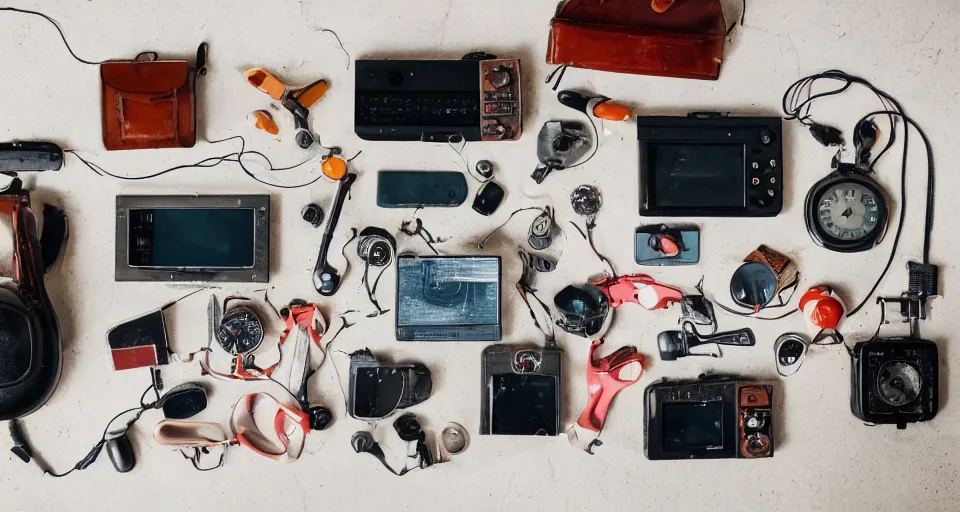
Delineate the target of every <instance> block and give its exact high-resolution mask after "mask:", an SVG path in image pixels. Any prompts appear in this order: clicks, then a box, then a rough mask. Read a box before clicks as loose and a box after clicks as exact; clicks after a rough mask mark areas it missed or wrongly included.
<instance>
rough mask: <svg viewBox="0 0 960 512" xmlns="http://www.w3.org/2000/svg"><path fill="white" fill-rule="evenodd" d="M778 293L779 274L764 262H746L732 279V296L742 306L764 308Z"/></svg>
mask: <svg viewBox="0 0 960 512" xmlns="http://www.w3.org/2000/svg"><path fill="white" fill-rule="evenodd" d="M776 295H777V276H776V275H774V273H773V271H771V270H770V269H769V268H768V267H767V266H766V265H764V264H763V263H757V262H754V261H751V262H747V263H744V264H743V265H740V268H738V269H737V271H736V272H734V273H733V277H732V278H731V279H730V297H731V298H732V299H733V301H734V302H735V303H737V305H739V306H741V307H744V308H749V309H757V308H762V307H764V306H766V305H767V304H769V303H770V302H771V301H772V300H773V299H774V297H776Z"/></svg>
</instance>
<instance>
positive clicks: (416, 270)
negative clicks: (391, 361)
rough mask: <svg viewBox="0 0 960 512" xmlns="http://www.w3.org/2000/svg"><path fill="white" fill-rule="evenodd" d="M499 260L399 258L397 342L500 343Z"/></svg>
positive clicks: (403, 256)
mask: <svg viewBox="0 0 960 512" xmlns="http://www.w3.org/2000/svg"><path fill="white" fill-rule="evenodd" d="M500 272H501V267H500V257H499V256H411V255H401V256H400V257H399V258H397V315H396V318H397V323H396V328H397V341H500V335H501V323H500Z"/></svg>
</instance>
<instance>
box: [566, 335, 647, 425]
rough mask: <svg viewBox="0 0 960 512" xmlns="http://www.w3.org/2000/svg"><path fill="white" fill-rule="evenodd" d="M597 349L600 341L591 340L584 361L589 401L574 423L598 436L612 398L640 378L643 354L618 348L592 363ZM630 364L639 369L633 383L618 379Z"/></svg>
mask: <svg viewBox="0 0 960 512" xmlns="http://www.w3.org/2000/svg"><path fill="white" fill-rule="evenodd" d="M600 345H603V340H602V339H599V340H594V341H593V343H592V344H591V345H590V357H589V358H588V359H587V392H588V393H589V396H590V397H589V399H588V400H587V406H586V407H585V408H584V409H583V413H582V414H581V415H580V419H579V420H577V424H578V425H580V426H581V427H583V428H585V429H587V430H592V431H594V432H600V430H601V429H602V428H603V424H604V423H605V422H606V421H607V413H608V412H609V410H610V404H611V403H612V402H613V397H615V396H617V393H619V392H620V391H621V390H622V389H623V388H626V387H628V386H630V385H633V384H636V383H637V381H639V380H640V377H642V376H643V354H641V353H639V352H637V347H633V346H627V347H621V348H620V349H619V350H617V351H616V352H614V353H612V354H610V355H609V356H607V357H604V358H602V359H594V354H595V353H596V351H597V347H599V346H600ZM633 363H637V364H639V365H640V371H639V372H637V376H636V377H635V378H632V379H622V378H620V373H621V372H622V371H623V369H624V368H625V367H627V366H629V365H632V364H633Z"/></svg>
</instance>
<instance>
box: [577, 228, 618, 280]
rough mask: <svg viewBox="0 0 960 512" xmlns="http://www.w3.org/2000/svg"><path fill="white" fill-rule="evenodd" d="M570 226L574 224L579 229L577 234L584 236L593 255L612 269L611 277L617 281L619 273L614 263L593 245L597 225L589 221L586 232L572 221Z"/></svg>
mask: <svg viewBox="0 0 960 512" xmlns="http://www.w3.org/2000/svg"><path fill="white" fill-rule="evenodd" d="M570 224H573V227H575V228H577V232H578V233H580V236H582V237H583V239H584V240H586V241H587V243H588V244H589V245H590V250H592V251H593V254H595V255H596V256H597V258H598V259H600V261H601V262H602V263H606V264H607V266H608V267H610V276H611V277H612V278H613V279H616V278H617V271H616V269H614V268H613V262H611V261H610V260H609V259H607V257H606V256H604V255H602V254H600V251H598V250H597V247H596V246H595V245H593V228H594V227H596V224H593V223H592V222H589V221H588V222H587V231H586V232H584V231H583V230H582V229H580V226H578V225H577V223H576V222H573V221H570Z"/></svg>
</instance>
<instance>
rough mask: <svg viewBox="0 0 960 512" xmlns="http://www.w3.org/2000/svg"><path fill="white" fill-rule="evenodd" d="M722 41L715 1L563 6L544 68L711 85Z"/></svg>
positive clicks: (600, 1) (581, 0) (604, 0)
mask: <svg viewBox="0 0 960 512" xmlns="http://www.w3.org/2000/svg"><path fill="white" fill-rule="evenodd" d="M659 11H662V12H659ZM725 36H726V22H725V21H724V19H723V9H722V8H721V6H720V0H676V2H675V3H674V2H670V1H666V2H664V1H662V0H653V4H652V5H651V4H650V3H648V0H565V1H564V2H561V3H560V5H559V6H558V7H557V14H556V16H555V17H554V18H553V20H552V22H551V27H550V40H549V42H548V47H547V62H548V63H550V64H557V65H559V64H563V65H568V66H573V67H578V68H587V69H597V70H601V71H613V72H617V73H633V74H638V75H654V76H668V77H677V78H697V79H701V80H716V79H717V77H718V76H719V75H720V63H721V62H722V60H723V42H724V38H725Z"/></svg>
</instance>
